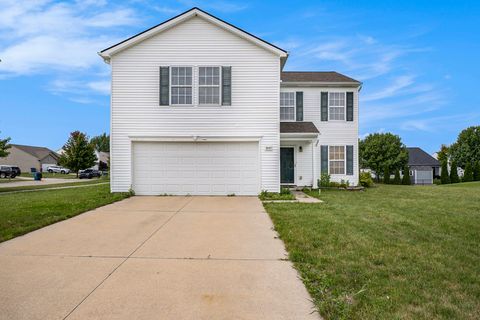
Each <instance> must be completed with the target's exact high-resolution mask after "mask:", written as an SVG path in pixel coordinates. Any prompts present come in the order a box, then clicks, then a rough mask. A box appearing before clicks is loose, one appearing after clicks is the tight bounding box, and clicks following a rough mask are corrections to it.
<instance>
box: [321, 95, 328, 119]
mask: <svg viewBox="0 0 480 320" xmlns="http://www.w3.org/2000/svg"><path fill="white" fill-rule="evenodd" d="M320 109H321V114H322V115H321V120H322V121H328V92H322V93H321V101H320Z"/></svg>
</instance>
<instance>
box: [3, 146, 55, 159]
mask: <svg viewBox="0 0 480 320" xmlns="http://www.w3.org/2000/svg"><path fill="white" fill-rule="evenodd" d="M11 146H13V147H16V148H18V149H20V150H22V151H24V152H26V153H28V154H31V155H32V156H34V157H35V158H37V159H38V160H42V159H43V158H45V157H46V156H48V155H50V154H52V156H53V157H55V158H58V154H56V153H55V152H53V151H52V150H50V149H48V148H45V147H34V146H25V145H21V144H12V145H11Z"/></svg>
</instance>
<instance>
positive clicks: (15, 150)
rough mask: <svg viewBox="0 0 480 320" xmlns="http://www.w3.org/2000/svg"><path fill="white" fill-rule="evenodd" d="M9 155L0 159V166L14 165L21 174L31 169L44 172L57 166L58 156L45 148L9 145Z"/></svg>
mask: <svg viewBox="0 0 480 320" xmlns="http://www.w3.org/2000/svg"><path fill="white" fill-rule="evenodd" d="M11 146H12V147H11V148H10V149H8V152H10V154H9V155H8V156H7V157H5V158H0V164H9V165H15V166H18V167H19V168H20V170H22V172H30V170H31V168H35V169H36V170H37V171H44V170H46V168H47V167H48V166H52V165H57V162H58V157H59V155H58V154H56V153H55V152H53V151H52V150H50V149H48V148H45V147H34V146H24V145H20V144H11Z"/></svg>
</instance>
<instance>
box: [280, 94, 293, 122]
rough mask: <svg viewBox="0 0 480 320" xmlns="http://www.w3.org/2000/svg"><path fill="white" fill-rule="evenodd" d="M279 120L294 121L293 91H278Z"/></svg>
mask: <svg viewBox="0 0 480 320" xmlns="http://www.w3.org/2000/svg"><path fill="white" fill-rule="evenodd" d="M280 121H295V92H280Z"/></svg>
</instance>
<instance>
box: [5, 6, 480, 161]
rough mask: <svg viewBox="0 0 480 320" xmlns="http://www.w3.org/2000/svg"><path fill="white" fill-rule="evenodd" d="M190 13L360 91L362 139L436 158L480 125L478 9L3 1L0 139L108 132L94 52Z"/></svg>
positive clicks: (51, 141) (105, 79) (105, 86)
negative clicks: (383, 140)
mask: <svg viewBox="0 0 480 320" xmlns="http://www.w3.org/2000/svg"><path fill="white" fill-rule="evenodd" d="M193 6H198V7H200V8H202V9H204V10H206V11H208V12H210V13H212V14H214V15H216V16H218V17H220V18H222V19H224V20H226V21H228V22H230V23H233V24H235V25H236V26H238V27H240V28H243V29H245V30H247V31H249V32H251V33H253V34H255V35H257V36H259V37H262V38H264V39H265V40H267V41H270V42H272V43H275V44H277V45H278V46H280V47H282V48H284V49H286V50H288V51H289V52H290V58H289V60H288V62H287V65H286V67H285V70H300V71H310V70H312V71H329V70H335V71H338V72H341V73H344V74H346V75H349V76H351V77H353V78H356V79H358V80H361V81H363V83H364V85H363V89H362V91H361V96H360V119H361V120H360V133H361V136H364V135H366V134H368V133H373V132H387V131H388V132H393V133H395V134H398V135H400V136H401V137H402V139H403V141H404V143H405V144H407V145H408V146H420V147H422V148H424V149H425V150H427V151H428V152H434V151H436V150H438V148H439V146H440V144H442V143H446V144H450V143H452V142H454V141H455V139H456V137H457V135H458V133H459V132H460V131H461V130H462V129H463V128H465V127H468V126H471V125H479V124H480V95H479V94H477V91H478V89H477V83H476V81H474V80H476V79H474V76H477V77H478V75H480V63H479V61H478V57H479V52H480V24H479V23H478V17H479V15H480V2H479V1H441V0H437V1H358V0H356V1H301V2H300V1H291V2H287V1H258V2H254V1H248V0H247V1H238V2H235V1H217V0H210V1H188V0H180V1H174V0H171V1H148V0H136V1H130V2H122V1H107V0H84V1H64V2H58V1H48V0H32V1H28V0H25V1H18V0H13V1H11V0H0V8H1V10H0V59H1V60H2V61H1V62H0V108H1V110H2V111H3V112H2V116H1V117H0V131H1V133H0V137H5V136H10V137H11V138H12V143H19V144H30V145H39V146H47V147H50V148H52V149H54V150H56V149H58V148H60V147H61V146H62V145H63V143H64V142H65V141H66V139H67V137H68V134H69V132H71V131H74V130H81V131H84V132H86V133H87V134H88V135H90V136H94V135H97V134H100V133H102V132H108V130H109V99H110V98H109V72H110V69H109V66H108V65H106V64H104V63H103V62H102V60H101V59H100V57H98V56H97V54H96V52H97V51H99V50H101V49H103V48H106V47H108V46H109V45H111V44H114V43H116V42H118V41H120V40H123V39H124V38H126V37H129V36H131V35H133V34H135V33H138V32H140V31H142V30H144V29H146V28H148V27H151V26H153V25H155V24H158V23H160V22H162V21H163V20H165V19H168V18H170V17H172V16H174V15H176V14H179V13H181V12H183V11H185V10H188V9H190V8H191V7H193Z"/></svg>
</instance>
